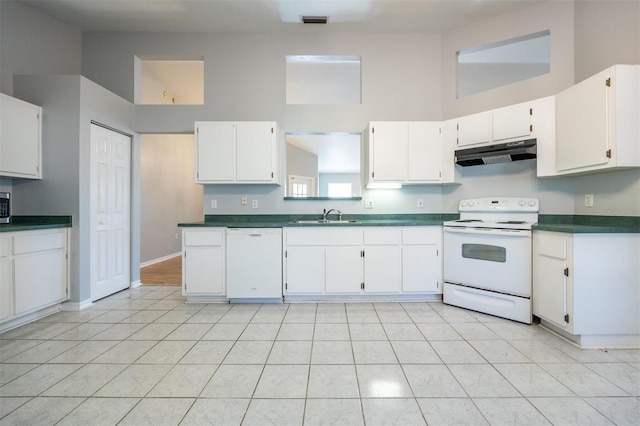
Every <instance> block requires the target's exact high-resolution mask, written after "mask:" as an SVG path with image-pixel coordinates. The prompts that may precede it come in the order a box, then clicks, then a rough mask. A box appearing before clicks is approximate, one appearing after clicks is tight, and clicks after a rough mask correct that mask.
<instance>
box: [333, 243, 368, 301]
mask: <svg viewBox="0 0 640 426" xmlns="http://www.w3.org/2000/svg"><path fill="white" fill-rule="evenodd" d="M361 252H362V251H361V249H360V247H327V248H326V249H325V261H326V266H325V267H326V277H327V278H326V283H325V285H326V290H327V293H360V292H361V291H362V289H361V286H362V255H361Z"/></svg>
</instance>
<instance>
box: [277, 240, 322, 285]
mask: <svg viewBox="0 0 640 426" xmlns="http://www.w3.org/2000/svg"><path fill="white" fill-rule="evenodd" d="M285 261H286V278H285V289H284V292H285V294H323V293H324V278H325V275H324V248H323V247H317V246H309V247H307V246H289V247H287V254H286V258H285Z"/></svg>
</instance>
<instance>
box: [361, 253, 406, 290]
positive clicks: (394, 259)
mask: <svg viewBox="0 0 640 426" xmlns="http://www.w3.org/2000/svg"><path fill="white" fill-rule="evenodd" d="M401 283H402V248H401V247H400V246H368V247H366V248H365V251H364V290H365V293H399V292H400V289H401Z"/></svg>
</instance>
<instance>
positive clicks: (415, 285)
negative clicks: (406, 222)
mask: <svg viewBox="0 0 640 426" xmlns="http://www.w3.org/2000/svg"><path fill="white" fill-rule="evenodd" d="M441 252H442V230H441V229H440V228H439V227H414V228H405V229H403V230H402V292H404V293H442V257H441V256H440V253H441Z"/></svg>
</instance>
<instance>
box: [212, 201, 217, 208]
mask: <svg viewBox="0 0 640 426" xmlns="http://www.w3.org/2000/svg"><path fill="white" fill-rule="evenodd" d="M211 208H212V209H217V208H218V200H211Z"/></svg>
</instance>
